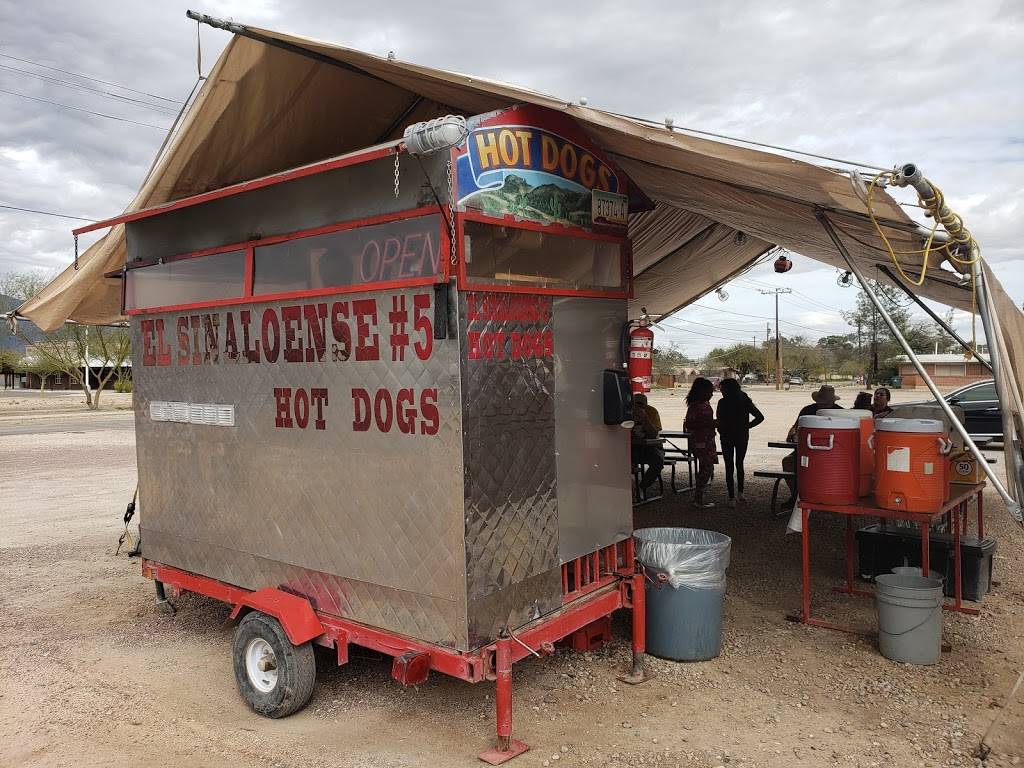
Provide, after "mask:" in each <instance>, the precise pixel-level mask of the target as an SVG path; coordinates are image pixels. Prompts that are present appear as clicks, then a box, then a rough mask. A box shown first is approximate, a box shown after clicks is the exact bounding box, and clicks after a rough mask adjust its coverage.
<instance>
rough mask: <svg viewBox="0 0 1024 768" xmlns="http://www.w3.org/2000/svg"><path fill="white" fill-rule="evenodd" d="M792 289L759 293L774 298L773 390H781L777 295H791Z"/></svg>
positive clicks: (780, 346) (780, 345) (776, 289)
mask: <svg viewBox="0 0 1024 768" xmlns="http://www.w3.org/2000/svg"><path fill="white" fill-rule="evenodd" d="M792 292H793V289H792V288H772V289H771V290H770V291H761V293H762V294H764V295H766V296H774V297H775V388H776V389H782V344H781V342H780V339H779V294H780V293H792Z"/></svg>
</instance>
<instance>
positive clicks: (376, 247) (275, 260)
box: [253, 214, 441, 296]
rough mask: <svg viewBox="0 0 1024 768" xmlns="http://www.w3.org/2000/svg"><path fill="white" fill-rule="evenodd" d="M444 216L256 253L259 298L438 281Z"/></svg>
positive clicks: (330, 235)
mask: <svg viewBox="0 0 1024 768" xmlns="http://www.w3.org/2000/svg"><path fill="white" fill-rule="evenodd" d="M440 234H441V218H440V216H438V215H436V214H435V215H432V216H419V217H416V218H412V219H401V220H398V221H389V222H386V223H383V224H375V225H372V226H368V227H359V228H357V229H344V230H338V231H334V232H327V233H325V234H319V235H311V236H307V237H297V238H294V239H291V240H285V241H283V242H278V243H273V244H270V245H257V246H256V247H255V248H254V249H253V250H254V254H253V259H254V261H253V294H254V295H256V296H260V295H265V294H277V293H289V292H293V291H308V290H317V289H321V288H342V287H347V286H365V285H371V284H373V283H389V284H390V283H394V282H396V281H405V280H415V279H417V278H433V277H436V276H437V275H439V274H440V273H441V248H440Z"/></svg>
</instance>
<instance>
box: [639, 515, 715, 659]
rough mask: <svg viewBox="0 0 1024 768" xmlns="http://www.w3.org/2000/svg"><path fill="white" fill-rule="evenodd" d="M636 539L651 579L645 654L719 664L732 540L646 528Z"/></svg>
mask: <svg viewBox="0 0 1024 768" xmlns="http://www.w3.org/2000/svg"><path fill="white" fill-rule="evenodd" d="M633 536H634V538H635V539H636V547H637V549H636V553H637V559H638V560H639V561H640V564H641V565H643V567H644V570H645V571H646V573H647V576H648V578H647V589H646V591H645V600H646V605H647V610H646V613H647V616H646V619H647V652H648V653H651V654H653V655H655V656H660V657H661V658H664V659H672V660H673V661H704V660H706V659H713V658H715V657H716V656H717V655H718V654H719V653H720V652H721V649H722V598H723V597H725V570H726V568H728V567H729V550H730V547H731V545H732V539H730V538H729V537H728V536H726V535H725V534H724V533H718V532H716V531H704V530H701V529H699V528H642V529H640V530H638V531H635V532H634V534H633Z"/></svg>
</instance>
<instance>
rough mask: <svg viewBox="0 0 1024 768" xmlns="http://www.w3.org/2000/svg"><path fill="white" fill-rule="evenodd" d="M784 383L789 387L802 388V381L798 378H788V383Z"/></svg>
mask: <svg viewBox="0 0 1024 768" xmlns="http://www.w3.org/2000/svg"><path fill="white" fill-rule="evenodd" d="M786 383H787V384H789V386H791V387H802V386H803V385H804V380H803V379H802V378H800V377H799V376H790V377H789V381H787V382H786Z"/></svg>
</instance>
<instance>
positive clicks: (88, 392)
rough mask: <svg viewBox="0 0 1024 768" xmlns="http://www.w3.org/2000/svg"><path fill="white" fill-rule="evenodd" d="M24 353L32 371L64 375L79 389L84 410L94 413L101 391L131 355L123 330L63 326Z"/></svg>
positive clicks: (127, 338) (73, 325)
mask: <svg viewBox="0 0 1024 768" xmlns="http://www.w3.org/2000/svg"><path fill="white" fill-rule="evenodd" d="M25 352H26V354H25V356H26V358H28V360H27V365H28V366H31V367H32V372H36V371H38V370H46V371H47V372H48V373H55V372H58V371H59V372H60V373H64V374H67V376H68V377H70V379H71V380H72V381H74V382H75V383H76V384H78V386H79V387H81V388H82V392H83V394H84V395H85V404H86V407H88V408H89V409H90V410H95V409H97V408H99V405H100V394H101V393H102V392H103V388H104V387H105V386H106V385H107V384H108V383H109V382H110V380H111V379H112V378H113V377H114V376H117V375H118V374H119V371H120V370H121V368H122V367H123V366H124V364H125V361H126V360H127V359H128V356H129V355H130V354H131V340H130V337H129V335H128V332H127V330H126V329H124V328H110V327H104V326H89V325H77V324H74V323H67V324H65V325H64V326H63V327H61V328H60V329H58V330H56V331H54V332H52V333H44V334H43V335H42V337H41V338H39V339H36V340H35V341H34V342H32V343H31V344H30V345H29V346H27V347H26V350H25ZM26 370H29V369H28V368H26ZM93 381H95V382H96V387H95V389H93V386H92V383H93Z"/></svg>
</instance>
